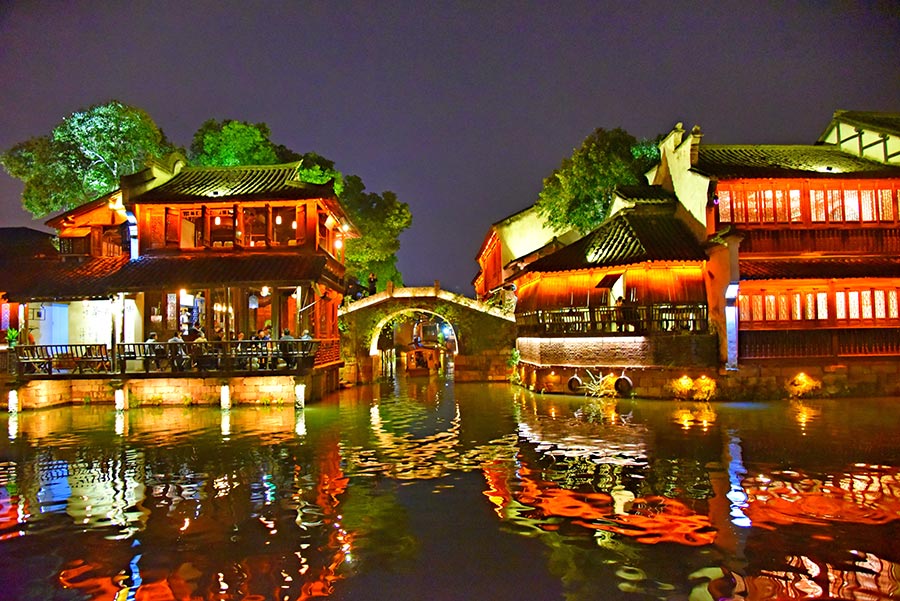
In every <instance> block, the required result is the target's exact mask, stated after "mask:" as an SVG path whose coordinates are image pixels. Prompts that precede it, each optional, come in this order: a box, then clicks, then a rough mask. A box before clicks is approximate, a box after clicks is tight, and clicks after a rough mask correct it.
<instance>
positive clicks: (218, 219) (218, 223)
mask: <svg viewBox="0 0 900 601" xmlns="http://www.w3.org/2000/svg"><path fill="white" fill-rule="evenodd" d="M213 222H214V223H215V224H216V225H222V218H221V217H219V216H218V215H216V218H215V219H214V220H213Z"/></svg>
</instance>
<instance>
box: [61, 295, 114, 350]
mask: <svg viewBox="0 0 900 601" xmlns="http://www.w3.org/2000/svg"><path fill="white" fill-rule="evenodd" d="M68 313H69V319H68V328H69V335H68V342H69V344H109V342H110V340H111V339H112V303H110V302H109V301H108V300H94V301H76V302H73V303H70V304H69V312H68Z"/></svg>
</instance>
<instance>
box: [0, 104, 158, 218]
mask: <svg viewBox="0 0 900 601" xmlns="http://www.w3.org/2000/svg"><path fill="white" fill-rule="evenodd" d="M172 150H174V148H173V147H172V145H171V144H169V142H168V141H167V140H166V137H165V135H164V134H163V132H162V130H161V129H159V127H157V125H156V123H154V121H153V119H151V118H150V115H148V114H147V113H146V112H145V111H143V110H141V109H139V108H136V107H133V106H128V105H126V104H123V103H121V102H119V101H118V100H111V101H109V102H107V103H105V104H97V105H94V106H91V107H90V108H88V109H85V110H82V111H77V112H74V113H72V114H71V115H69V116H68V117H66V118H65V119H64V120H63V121H62V122H61V123H59V124H58V125H56V126H55V127H54V128H53V130H52V131H51V132H50V134H49V135H46V136H39V137H35V138H31V139H30V140H26V141H24V142H20V143H18V144H16V145H15V146H13V147H12V148H10V149H9V150H7V151H6V152H4V153H3V154H2V155H0V163H2V165H3V167H4V168H5V169H6V171H7V172H8V173H9V174H10V175H11V176H13V177H15V178H17V179H20V180H22V181H23V182H25V189H24V190H23V192H22V205H23V206H24V207H25V209H26V210H28V211H29V212H31V213H32V214H33V215H34V216H35V217H43V216H44V215H47V214H48V213H52V212H55V211H62V210H68V209H72V208H74V207H77V206H79V205H81V204H84V203H85V202H88V201H90V200H93V199H95V198H97V197H98V196H101V195H103V194H106V193H108V192H111V191H112V190H115V189H116V188H117V187H118V186H119V178H121V177H122V176H123V175H129V174H131V173H135V172H136V171H139V170H140V169H143V167H144V165H145V163H146V162H147V160H148V159H150V158H159V157H162V156H164V155H166V154H168V153H169V152H171V151H172Z"/></svg>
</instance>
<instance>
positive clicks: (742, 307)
mask: <svg viewBox="0 0 900 601" xmlns="http://www.w3.org/2000/svg"><path fill="white" fill-rule="evenodd" d="M738 317H739V319H740V320H741V321H750V299H749V298H748V297H747V296H745V295H743V294H742V295H740V296H739V297H738Z"/></svg>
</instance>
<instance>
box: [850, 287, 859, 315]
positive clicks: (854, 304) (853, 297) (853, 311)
mask: <svg viewBox="0 0 900 601" xmlns="http://www.w3.org/2000/svg"><path fill="white" fill-rule="evenodd" d="M847 297H848V301H847V302H848V304H849V305H850V319H859V292H858V291H856V290H851V291H850V292H848V293H847Z"/></svg>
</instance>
